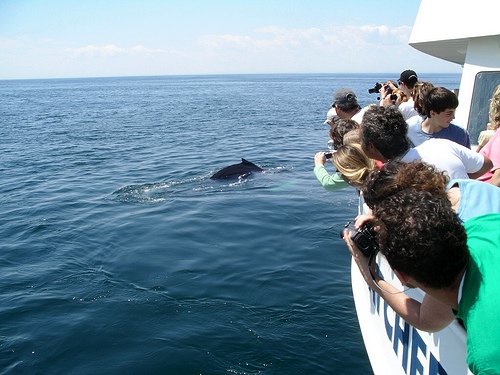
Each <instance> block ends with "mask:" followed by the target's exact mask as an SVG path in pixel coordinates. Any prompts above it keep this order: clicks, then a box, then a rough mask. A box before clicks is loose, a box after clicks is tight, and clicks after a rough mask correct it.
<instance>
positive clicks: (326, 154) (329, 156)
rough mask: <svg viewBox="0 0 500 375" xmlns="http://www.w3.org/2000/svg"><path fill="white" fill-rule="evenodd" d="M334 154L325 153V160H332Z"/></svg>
mask: <svg viewBox="0 0 500 375" xmlns="http://www.w3.org/2000/svg"><path fill="white" fill-rule="evenodd" d="M332 154H333V153H332V152H325V158H326V159H331V157H332Z"/></svg>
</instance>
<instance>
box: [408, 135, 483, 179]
mask: <svg viewBox="0 0 500 375" xmlns="http://www.w3.org/2000/svg"><path fill="white" fill-rule="evenodd" d="M401 160H402V161H404V162H407V163H408V162H411V161H414V160H422V161H423V162H426V163H428V164H431V165H433V166H435V167H436V168H437V169H438V170H440V171H442V172H446V174H447V175H448V176H449V177H450V179H456V178H469V175H468V174H469V173H475V172H477V171H479V170H480V169H481V168H482V167H483V164H484V157H483V155H481V154H479V153H478V152H474V151H471V150H470V149H468V148H467V147H464V146H461V145H459V144H458V143H455V142H453V141H450V140H449V139H442V138H433V139H429V140H428V141H425V142H424V143H422V144H420V145H418V146H417V147H414V148H410V150H408V152H407V153H406V154H405V155H404V156H403V158H402V159H401Z"/></svg>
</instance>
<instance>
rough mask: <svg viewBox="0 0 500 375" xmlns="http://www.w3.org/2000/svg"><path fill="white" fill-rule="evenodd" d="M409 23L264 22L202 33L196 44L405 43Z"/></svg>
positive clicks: (242, 46) (257, 46)
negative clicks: (295, 25) (244, 30)
mask: <svg viewBox="0 0 500 375" xmlns="http://www.w3.org/2000/svg"><path fill="white" fill-rule="evenodd" d="M410 32H411V27H409V26H399V27H389V26H386V25H364V26H344V27H332V28H330V29H328V30H321V29H318V28H307V29H285V28H279V27H276V26H268V27H264V28H260V29H257V30H255V32H254V33H253V34H252V35H234V34H222V35H204V36H202V37H200V38H199V40H198V44H199V45H200V46H201V47H204V48H211V49H212V48H217V49H226V48H235V49H246V48H252V49H274V48H304V47H314V48H325V47H332V46H352V45H353V44H355V45H358V46H360V45H365V46H369V45H377V44H384V45H390V44H401V43H403V44H406V43H407V41H408V38H409V36H410Z"/></svg>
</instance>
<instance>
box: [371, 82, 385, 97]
mask: <svg viewBox="0 0 500 375" xmlns="http://www.w3.org/2000/svg"><path fill="white" fill-rule="evenodd" d="M381 88H382V84H381V83H380V82H377V83H376V84H375V86H373V88H372V89H368V94H376V93H377V92H379V91H380V89H381Z"/></svg>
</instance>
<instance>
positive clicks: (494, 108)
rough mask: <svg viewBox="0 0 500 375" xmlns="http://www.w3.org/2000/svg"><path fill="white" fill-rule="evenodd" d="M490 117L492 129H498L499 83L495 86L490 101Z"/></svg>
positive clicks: (499, 120) (499, 116)
mask: <svg viewBox="0 0 500 375" xmlns="http://www.w3.org/2000/svg"><path fill="white" fill-rule="evenodd" d="M490 118H491V120H492V122H493V124H491V125H493V129H498V127H499V126H500V85H498V86H497V87H495V91H493V96H492V98H491V103H490Z"/></svg>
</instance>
